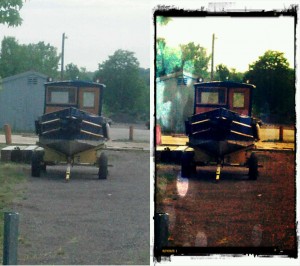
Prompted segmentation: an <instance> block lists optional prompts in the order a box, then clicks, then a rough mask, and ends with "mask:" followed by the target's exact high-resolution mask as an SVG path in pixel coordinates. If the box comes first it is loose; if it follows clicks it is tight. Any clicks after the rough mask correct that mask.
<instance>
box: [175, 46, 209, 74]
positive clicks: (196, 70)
mask: <svg viewBox="0 0 300 266" xmlns="http://www.w3.org/2000/svg"><path fill="white" fill-rule="evenodd" d="M180 50H181V69H182V70H184V69H186V70H187V71H188V72H191V73H193V74H195V75H197V76H199V77H202V78H207V77H208V72H207V69H208V63H209V60H210V56H207V54H206V49H205V48H203V47H201V46H200V45H199V44H197V45H196V44H194V43H193V42H190V43H188V44H181V45H180Z"/></svg>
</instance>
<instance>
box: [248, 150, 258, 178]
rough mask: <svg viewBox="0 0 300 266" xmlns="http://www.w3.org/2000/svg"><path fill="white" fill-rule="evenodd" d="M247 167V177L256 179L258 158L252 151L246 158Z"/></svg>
mask: <svg viewBox="0 0 300 266" xmlns="http://www.w3.org/2000/svg"><path fill="white" fill-rule="evenodd" d="M248 167H249V173H248V176H249V179H250V180H257V177H258V159H257V156H256V154H255V153H254V152H252V153H251V155H250V158H249V159H248Z"/></svg>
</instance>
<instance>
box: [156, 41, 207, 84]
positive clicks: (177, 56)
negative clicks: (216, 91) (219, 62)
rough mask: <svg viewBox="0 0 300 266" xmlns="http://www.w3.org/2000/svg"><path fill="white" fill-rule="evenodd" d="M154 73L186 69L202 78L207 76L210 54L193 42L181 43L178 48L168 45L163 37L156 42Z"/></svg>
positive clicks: (168, 72) (161, 74) (165, 73)
mask: <svg viewBox="0 0 300 266" xmlns="http://www.w3.org/2000/svg"><path fill="white" fill-rule="evenodd" d="M156 48H157V49H156V51H157V53H156V75H157V76H158V77H160V76H164V75H168V74H170V73H173V72H177V71H187V72H190V73H192V74H195V75H197V76H199V77H201V78H202V79H206V78H208V76H209V73H208V72H207V69H208V63H209V60H210V56H207V54H206V49H205V48H203V47H201V46H200V45H195V44H194V43H193V42H190V43H188V44H182V45H180V46H179V48H171V47H168V46H167V44H166V42H165V39H163V38H158V39H157V42H156Z"/></svg>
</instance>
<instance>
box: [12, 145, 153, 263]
mask: <svg viewBox="0 0 300 266" xmlns="http://www.w3.org/2000/svg"><path fill="white" fill-rule="evenodd" d="M107 154H108V158H109V165H110V167H109V176H108V179H107V180H98V179H97V176H96V174H97V168H95V167H78V166H77V167H74V168H72V170H71V179H70V181H69V182H66V181H64V175H65V166H52V167H48V168H47V173H46V174H44V175H42V176H41V177H40V178H32V177H30V168H29V166H28V168H26V169H25V171H28V182H27V184H26V185H25V187H24V196H23V199H22V200H18V202H16V203H15V204H14V211H17V212H19V213H20V228H19V234H20V237H19V252H18V253H19V254H18V255H19V256H18V257H19V264H149V262H150V246H149V245H150V244H149V239H150V232H149V231H150V223H149V220H150V219H149V215H150V206H149V198H150V193H149V184H150V182H149V176H150V173H149V171H150V170H149V168H150V166H149V152H145V151H126V152H124V151H107ZM137 162H138V166H137Z"/></svg>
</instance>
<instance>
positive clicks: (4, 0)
mask: <svg viewBox="0 0 300 266" xmlns="http://www.w3.org/2000/svg"><path fill="white" fill-rule="evenodd" d="M23 4H24V1H23V0H1V2H0V24H5V25H7V26H9V27H16V26H20V25H21V24H22V18H21V16H20V13H19V11H20V10H21V8H22V7H23ZM60 59H61V55H60V54H58V52H57V48H55V47H53V46H52V45H50V44H46V43H44V42H42V41H41V42H38V43H36V44H28V45H25V44H19V42H18V41H17V40H16V39H15V38H14V37H4V38H3V40H2V43H1V51H0V80H1V78H5V77H9V76H13V75H16V74H19V73H22V72H25V71H29V70H35V71H38V72H40V73H43V74H45V75H47V76H48V77H51V78H52V79H53V80H56V79H59V77H60V72H58V66H59V62H60ZM64 79H66V80H74V79H80V80H85V81H99V82H101V83H104V84H105V85H106V89H105V97H104V108H103V109H104V112H105V114H106V115H109V116H113V115H115V117H116V119H117V118H118V117H120V116H121V115H123V116H124V114H125V115H127V117H128V116H129V117H130V116H131V119H132V120H135V121H136V120H144V121H145V120H149V113H150V69H144V68H140V66H139V62H138V59H137V58H136V57H135V55H134V53H133V52H131V51H127V50H121V49H119V50H117V51H115V53H114V54H113V55H110V56H109V58H108V59H107V60H106V61H104V62H102V63H99V67H98V70H96V71H94V72H89V71H87V70H86V68H84V67H78V66H77V65H75V64H73V63H70V64H68V65H66V67H65V72H64Z"/></svg>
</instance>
